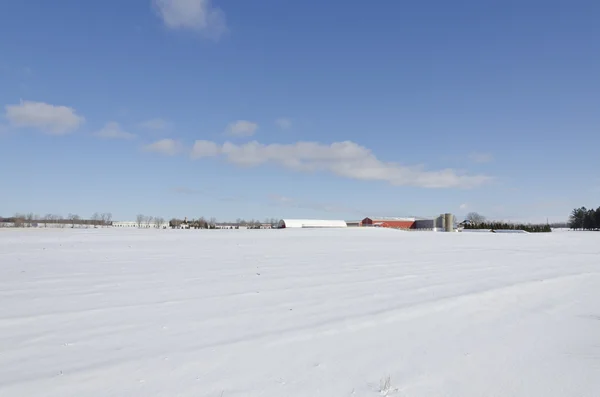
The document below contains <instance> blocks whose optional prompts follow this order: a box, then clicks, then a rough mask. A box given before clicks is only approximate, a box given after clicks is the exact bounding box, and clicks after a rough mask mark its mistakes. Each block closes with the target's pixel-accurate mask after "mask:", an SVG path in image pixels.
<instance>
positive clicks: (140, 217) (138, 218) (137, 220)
mask: <svg viewBox="0 0 600 397" xmlns="http://www.w3.org/2000/svg"><path fill="white" fill-rule="evenodd" d="M144 219H146V217H145V216H144V215H143V214H138V215H137V216H136V217H135V223H136V224H137V227H138V228H140V227H142V224H143V223H144Z"/></svg>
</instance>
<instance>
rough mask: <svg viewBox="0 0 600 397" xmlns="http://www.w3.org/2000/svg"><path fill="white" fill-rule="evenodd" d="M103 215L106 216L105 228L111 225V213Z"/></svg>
mask: <svg viewBox="0 0 600 397" xmlns="http://www.w3.org/2000/svg"><path fill="white" fill-rule="evenodd" d="M105 215H106V226H110V225H112V212H107V213H106V214H105Z"/></svg>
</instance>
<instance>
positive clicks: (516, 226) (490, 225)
mask: <svg viewBox="0 0 600 397" xmlns="http://www.w3.org/2000/svg"><path fill="white" fill-rule="evenodd" d="M463 227H464V228H465V229H491V230H524V231H526V232H529V233H549V232H551V231H552V226H550V224H538V225H536V224H530V223H528V224H524V223H509V222H498V221H487V220H486V219H485V217H484V216H483V215H480V214H478V213H476V212H471V213H469V214H467V216H466V218H465V222H464V223H463Z"/></svg>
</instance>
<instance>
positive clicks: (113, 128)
mask: <svg viewBox="0 0 600 397" xmlns="http://www.w3.org/2000/svg"><path fill="white" fill-rule="evenodd" d="M94 135H95V136H97V137H98V138H104V139H134V138H135V137H136V135H135V134H132V133H131V132H127V131H123V129H122V128H121V126H120V125H119V123H117V122H114V121H111V122H109V123H106V124H105V125H104V127H103V128H102V129H101V130H99V131H96V132H94Z"/></svg>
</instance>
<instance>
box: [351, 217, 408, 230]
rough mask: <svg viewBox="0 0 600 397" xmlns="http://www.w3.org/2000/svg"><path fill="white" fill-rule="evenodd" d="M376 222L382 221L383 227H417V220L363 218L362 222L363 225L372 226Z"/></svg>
mask: <svg viewBox="0 0 600 397" xmlns="http://www.w3.org/2000/svg"><path fill="white" fill-rule="evenodd" d="M374 223H381V227H393V228H398V229H412V228H414V227H415V221H394V220H383V219H381V220H380V219H371V218H365V219H363V220H362V222H361V223H360V224H361V226H372V225H373V224H374Z"/></svg>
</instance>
